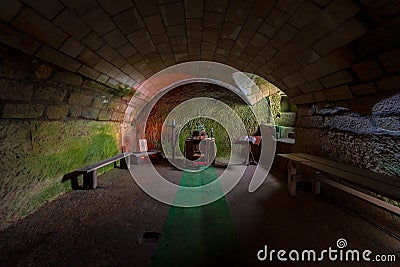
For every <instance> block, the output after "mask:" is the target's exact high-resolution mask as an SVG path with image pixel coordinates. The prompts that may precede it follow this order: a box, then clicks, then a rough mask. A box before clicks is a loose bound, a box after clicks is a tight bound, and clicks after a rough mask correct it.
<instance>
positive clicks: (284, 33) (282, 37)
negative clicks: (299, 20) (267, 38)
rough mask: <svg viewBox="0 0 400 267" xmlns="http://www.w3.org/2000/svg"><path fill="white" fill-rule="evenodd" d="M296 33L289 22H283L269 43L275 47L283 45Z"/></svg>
mask: <svg viewBox="0 0 400 267" xmlns="http://www.w3.org/2000/svg"><path fill="white" fill-rule="evenodd" d="M296 33H297V30H296V28H294V27H293V26H291V25H289V24H285V25H284V26H283V27H282V28H281V29H280V30H279V31H278V32H277V33H276V35H275V36H274V37H273V38H272V40H271V42H270V43H271V45H272V46H273V47H275V48H281V47H283V46H284V45H285V44H286V43H287V42H289V40H291V39H292V38H293V36H295V34H296Z"/></svg>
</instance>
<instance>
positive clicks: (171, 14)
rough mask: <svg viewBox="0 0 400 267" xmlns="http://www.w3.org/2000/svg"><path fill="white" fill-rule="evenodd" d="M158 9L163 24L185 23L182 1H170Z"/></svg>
mask: <svg viewBox="0 0 400 267" xmlns="http://www.w3.org/2000/svg"><path fill="white" fill-rule="evenodd" d="M160 11H161V16H162V18H163V20H164V23H165V25H176V24H184V23H185V11H184V7H183V3H170V4H165V5H161V6H160Z"/></svg>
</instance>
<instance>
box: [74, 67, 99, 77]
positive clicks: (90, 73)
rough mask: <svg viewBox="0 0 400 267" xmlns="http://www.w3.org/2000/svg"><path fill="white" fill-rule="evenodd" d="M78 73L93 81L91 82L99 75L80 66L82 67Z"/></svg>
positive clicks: (95, 71) (90, 69) (88, 68)
mask: <svg viewBox="0 0 400 267" xmlns="http://www.w3.org/2000/svg"><path fill="white" fill-rule="evenodd" d="M78 72H79V73H80V74H82V75H84V76H86V77H89V78H91V79H93V80H96V79H97V78H98V77H99V76H100V74H101V73H100V72H98V71H97V70H95V69H92V68H91V67H88V66H86V65H82V67H81V68H80V69H79V70H78Z"/></svg>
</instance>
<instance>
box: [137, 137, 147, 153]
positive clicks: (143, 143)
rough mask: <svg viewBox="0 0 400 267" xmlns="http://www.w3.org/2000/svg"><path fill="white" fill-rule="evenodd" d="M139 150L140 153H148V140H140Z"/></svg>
mask: <svg viewBox="0 0 400 267" xmlns="http://www.w3.org/2000/svg"><path fill="white" fill-rule="evenodd" d="M139 150H140V152H146V151H147V139H139Z"/></svg>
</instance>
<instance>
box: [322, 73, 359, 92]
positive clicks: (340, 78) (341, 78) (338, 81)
mask: <svg viewBox="0 0 400 267" xmlns="http://www.w3.org/2000/svg"><path fill="white" fill-rule="evenodd" d="M319 81H320V82H321V84H322V85H323V86H324V87H326V88H331V87H334V86H338V85H342V84H346V83H349V82H351V81H353V75H352V74H351V73H350V72H349V71H348V70H341V71H338V72H336V73H333V74H330V75H328V76H326V77H324V78H321V79H320V80H319Z"/></svg>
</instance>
